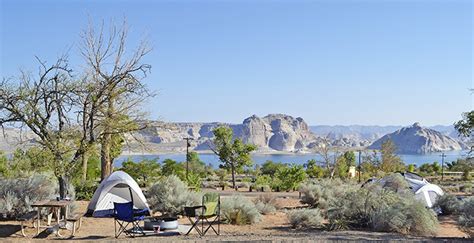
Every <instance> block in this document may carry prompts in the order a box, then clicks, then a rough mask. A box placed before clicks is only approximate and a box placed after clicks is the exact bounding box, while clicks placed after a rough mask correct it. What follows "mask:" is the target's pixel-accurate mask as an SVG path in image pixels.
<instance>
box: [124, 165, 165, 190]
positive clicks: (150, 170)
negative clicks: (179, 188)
mask: <svg viewBox="0 0 474 243" xmlns="http://www.w3.org/2000/svg"><path fill="white" fill-rule="evenodd" d="M120 170H122V171H124V172H126V173H127V174H129V175H130V176H131V177H132V178H134V179H135V180H137V182H138V184H140V185H141V186H148V185H150V183H152V182H153V181H154V180H156V179H158V177H159V176H160V164H159V163H158V161H157V160H156V159H151V160H148V159H144V160H142V161H140V162H133V161H132V160H130V159H128V160H127V161H124V162H123V163H122V168H120Z"/></svg>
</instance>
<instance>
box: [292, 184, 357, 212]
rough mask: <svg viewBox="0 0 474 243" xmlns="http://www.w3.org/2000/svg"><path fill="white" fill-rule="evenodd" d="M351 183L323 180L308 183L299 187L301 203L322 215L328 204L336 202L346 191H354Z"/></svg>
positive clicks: (354, 187)
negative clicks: (316, 209)
mask: <svg viewBox="0 0 474 243" xmlns="http://www.w3.org/2000/svg"><path fill="white" fill-rule="evenodd" d="M356 188H357V187H356V186H355V185H353V184H351V183H343V182H342V181H341V180H339V179H333V180H330V179H323V180H315V181H312V182H308V183H306V184H303V185H301V186H300V188H299V191H300V192H301V202H302V203H304V204H308V205H309V206H310V207H312V208H319V209H320V210H321V211H322V213H323V214H325V212H326V211H327V209H328V207H329V204H330V203H331V201H333V200H335V199H336V200H337V198H339V197H340V196H342V195H344V194H345V193H346V192H348V191H353V190H356Z"/></svg>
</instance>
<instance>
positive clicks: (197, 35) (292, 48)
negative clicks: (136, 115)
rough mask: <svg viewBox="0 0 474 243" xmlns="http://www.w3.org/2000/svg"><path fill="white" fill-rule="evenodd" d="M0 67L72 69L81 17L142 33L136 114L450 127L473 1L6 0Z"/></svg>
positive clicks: (467, 79)
mask: <svg viewBox="0 0 474 243" xmlns="http://www.w3.org/2000/svg"><path fill="white" fill-rule="evenodd" d="M0 2H1V5H0V15H1V22H0V36H1V45H0V46H1V49H0V54H1V60H0V62H1V63H0V74H1V76H3V77H10V76H14V75H17V74H18V69H19V68H24V69H29V70H32V71H36V63H35V59H34V55H37V56H39V57H41V58H42V59H45V60H49V61H53V60H54V59H55V58H56V57H57V56H59V55H61V54H62V53H64V52H67V51H69V54H70V56H71V59H72V62H73V63H74V64H77V65H80V63H81V60H80V59H79V56H78V54H77V53H78V50H77V45H78V43H79V41H80V38H79V33H80V31H81V29H83V28H85V27H86V26H87V23H88V21H89V19H91V20H92V21H94V23H100V22H101V21H102V20H105V21H110V20H115V21H116V22H121V20H122V19H123V18H124V17H125V18H126V19H127V21H128V24H129V26H130V30H131V33H130V36H131V38H130V42H129V44H130V47H133V46H135V45H136V44H137V41H138V40H139V39H140V38H143V37H147V38H148V40H149V41H150V42H151V44H152V45H153V48H154V49H153V52H152V53H150V54H149V55H148V56H147V57H146V59H145V61H146V62H147V63H149V64H151V65H152V73H151V75H149V76H148V78H147V79H146V80H145V82H146V83H147V84H148V85H149V86H150V87H151V88H152V89H153V90H156V91H158V93H159V95H158V96H157V97H155V98H154V99H152V100H150V101H149V102H148V103H147V104H146V107H145V109H146V110H148V111H149V112H150V117H151V118H153V119H161V120H165V121H200V122H208V121H224V122H233V123H237V122H241V121H242V120H243V119H244V118H245V117H248V116H250V115H252V114H257V115H259V116H264V115H266V114H268V113H286V114H290V115H293V116H301V117H303V118H304V119H305V120H306V121H307V122H308V123H309V124H311V125H318V124H330V125H335V124H343V125H346V124H363V125H373V124H378V125H389V124H393V125H407V124H411V123H413V122H415V121H419V122H421V123H422V124H423V125H434V124H452V123H453V122H454V121H455V120H457V119H459V118H460V114H461V113H462V112H463V111H467V110H470V109H472V97H471V95H470V93H469V91H468V89H469V88H472V87H473V83H472V82H473V81H472V80H473V77H472V70H473V63H472V57H473V48H472V45H473V33H472V30H473V15H472V12H473V6H472V3H471V1H342V0H339V1H338V0H336V1H329V0H328V1H250V0H249V1H230V0H229V1H131V0H129V1H41V2H40V1H18V0H16V1H5V0H3V1H2V0H0Z"/></svg>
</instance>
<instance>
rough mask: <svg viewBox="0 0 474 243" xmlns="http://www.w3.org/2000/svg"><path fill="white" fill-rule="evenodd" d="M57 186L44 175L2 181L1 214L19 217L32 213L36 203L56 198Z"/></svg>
mask: <svg viewBox="0 0 474 243" xmlns="http://www.w3.org/2000/svg"><path fill="white" fill-rule="evenodd" d="M56 188H57V185H56V184H55V183H54V182H52V181H51V180H49V179H48V178H47V177H46V176H44V175H33V176H31V177H29V178H22V179H1V180H0V214H3V215H4V216H8V217H17V216H19V215H21V214H24V213H26V212H28V211H31V210H32V208H31V204H32V203H34V202H36V201H41V200H45V199H54V198H55V189H56Z"/></svg>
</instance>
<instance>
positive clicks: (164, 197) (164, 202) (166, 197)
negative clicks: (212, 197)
mask: <svg viewBox="0 0 474 243" xmlns="http://www.w3.org/2000/svg"><path fill="white" fill-rule="evenodd" d="M147 196H148V197H147V198H148V203H149V205H150V207H151V208H152V209H153V210H156V211H159V212H161V213H163V214H166V215H173V216H175V215H179V214H181V213H182V212H183V210H184V207H185V206H192V205H200V204H201V203H202V202H201V200H202V199H201V196H200V194H198V193H196V192H193V191H190V190H189V189H188V187H187V185H186V184H185V183H184V182H182V181H181V180H180V179H179V178H178V177H177V176H175V175H171V176H168V177H164V178H162V179H160V180H159V181H158V182H157V183H155V184H154V185H153V186H152V187H151V188H150V190H149V191H148V193H147Z"/></svg>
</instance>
